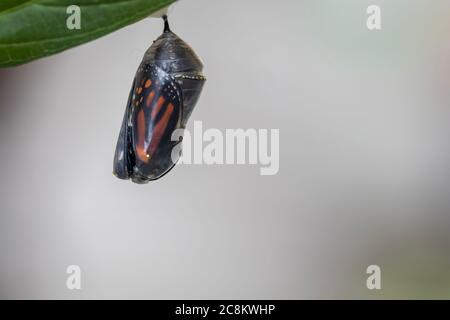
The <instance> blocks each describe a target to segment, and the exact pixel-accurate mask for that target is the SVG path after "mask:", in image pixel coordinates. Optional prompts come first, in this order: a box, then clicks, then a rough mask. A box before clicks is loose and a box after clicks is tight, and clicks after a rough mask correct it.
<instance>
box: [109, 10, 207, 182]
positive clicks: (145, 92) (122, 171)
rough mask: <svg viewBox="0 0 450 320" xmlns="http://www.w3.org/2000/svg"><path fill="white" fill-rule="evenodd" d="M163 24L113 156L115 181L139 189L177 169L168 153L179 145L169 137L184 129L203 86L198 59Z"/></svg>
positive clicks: (130, 102)
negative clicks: (125, 181)
mask: <svg viewBox="0 0 450 320" xmlns="http://www.w3.org/2000/svg"><path fill="white" fill-rule="evenodd" d="M163 19H164V32H163V34H162V35H161V36H160V37H159V38H158V39H156V40H155V41H154V42H153V45H152V46H151V47H150V48H149V49H148V50H147V52H146V53H145V55H144V58H143V60H142V62H141V64H140V66H139V68H138V70H137V73H136V76H135V78H134V81H133V85H132V87H131V92H130V96H129V98H128V103H127V107H126V110H125V115H124V118H123V122H122V127H121V129H120V133H119V138H118V141H117V147H116V152H115V156H114V171H113V173H114V175H115V176H117V177H118V178H120V179H125V180H128V179H131V180H132V181H133V182H135V183H141V184H142V183H147V182H149V181H152V180H156V179H159V178H161V177H162V176H163V175H165V174H166V173H167V172H169V171H170V169H172V168H173V167H174V166H175V163H176V162H177V160H178V159H172V149H173V148H174V147H175V146H176V145H178V144H179V143H181V140H180V141H172V139H171V136H172V133H173V132H174V130H176V129H183V128H185V126H186V123H187V121H188V119H189V117H190V115H191V113H192V111H193V109H194V107H195V104H196V103H197V100H198V98H199V96H200V93H201V91H202V88H203V84H204V83H205V81H206V78H205V76H204V75H203V73H202V70H203V64H202V62H201V60H200V58H199V57H198V56H197V55H196V54H195V52H194V51H193V50H192V48H191V47H190V46H189V45H188V44H187V43H186V42H184V41H183V40H181V39H180V38H179V37H178V36H177V35H176V34H174V33H173V32H172V31H171V30H170V27H169V23H168V21H167V16H165V15H164V16H163ZM178 147H181V146H178Z"/></svg>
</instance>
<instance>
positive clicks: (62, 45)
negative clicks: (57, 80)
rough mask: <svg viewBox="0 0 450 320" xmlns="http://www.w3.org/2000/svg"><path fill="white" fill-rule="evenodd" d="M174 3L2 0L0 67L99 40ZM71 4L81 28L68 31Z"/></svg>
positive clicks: (160, 0)
mask: <svg viewBox="0 0 450 320" xmlns="http://www.w3.org/2000/svg"><path fill="white" fill-rule="evenodd" d="M174 1H175V0H78V1H77V0H0V67H7V66H14V65H18V64H22V63H26V62H29V61H32V60H35V59H38V58H42V57H45V56H49V55H51V54H55V53H57V52H61V51H63V50H66V49H69V48H72V47H74V46H77V45H80V44H82V43H85V42H88V41H91V40H93V39H97V38H99V37H101V36H104V35H106V34H108V33H111V32H113V31H115V30H117V29H120V28H122V27H124V26H127V25H129V24H131V23H134V22H137V21H139V20H141V19H143V18H145V17H147V16H149V15H151V14H152V13H154V12H156V11H158V10H160V9H162V8H164V7H166V6H168V5H169V4H171V3H172V2H174ZM70 5H77V6H79V7H80V9H81V29H79V30H78V29H74V30H69V28H68V27H67V19H68V18H69V17H70V16H71V14H70V13H69V14H68V13H67V8H68V7H69V6H70Z"/></svg>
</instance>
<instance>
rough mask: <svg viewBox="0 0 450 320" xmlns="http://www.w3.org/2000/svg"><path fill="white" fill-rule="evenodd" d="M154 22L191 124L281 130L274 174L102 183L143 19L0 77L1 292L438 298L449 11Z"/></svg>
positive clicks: (271, 4)
mask: <svg viewBox="0 0 450 320" xmlns="http://www.w3.org/2000/svg"><path fill="white" fill-rule="evenodd" d="M370 4H377V5H379V6H381V9H382V30H381V31H369V30H367V28H366V18H367V14H366V8H367V6H369V5H370ZM170 20H171V25H172V30H173V31H174V32H176V33H177V34H179V35H180V36H181V37H182V38H183V39H184V40H186V41H187V42H188V43H190V44H191V45H192V47H193V48H194V49H195V50H196V51H197V53H198V54H199V55H200V56H201V57H202V58H203V60H204V62H205V73H206V75H207V77H208V82H207V85H206V86H205V88H204V91H203V95H202V97H201V99H200V102H199V103H198V105H197V108H196V110H195V111H194V114H193V116H192V118H191V121H190V127H192V122H193V120H202V121H203V125H204V128H211V127H214V128H219V129H225V128H268V129H270V128H279V129H280V171H279V174H278V175H276V176H260V175H259V169H258V167H257V166H245V165H244V166H206V165H204V166H200V165H191V166H189V165H184V166H178V167H176V168H175V169H174V170H173V171H172V172H171V173H170V174H169V175H167V176H165V177H164V178H163V179H162V180H160V181H157V182H154V183H151V184H148V185H145V186H141V185H134V184H132V183H130V182H124V181H121V180H118V179H116V178H115V177H114V176H113V175H112V174H111V172H112V160H113V153H114V149H115V144H116V139H117V135H118V132H119V128H120V124H121V121H122V116H123V112H124V108H125V104H126V100H127V97H128V92H129V90H130V86H131V81H132V79H133V76H134V73H135V71H136V69H137V66H138V64H139V62H140V61H141V59H142V56H143V54H144V52H145V50H146V49H147V48H148V47H149V46H150V45H151V43H152V40H154V39H155V38H156V37H158V36H159V34H160V33H161V31H162V22H161V21H160V20H159V19H153V18H151V19H145V20H143V21H141V22H139V23H136V24H134V25H132V26H129V27H127V28H124V29H122V30H120V31H117V32H115V33H113V34H111V35H109V36H106V37H104V38H101V39H99V40H97V41H94V42H91V43H88V44H86V45H83V46H80V47H77V48H75V49H72V50H69V51H66V52H64V53H62V54H59V55H56V56H53V57H50V58H46V59H43V60H39V61H37V62H33V63H31V64H27V65H24V66H20V67H16V68H10V69H4V70H0V148H1V152H0V163H1V166H0V191H1V194H0V298H4V299H5V298H7V299H12V298H29V299H37V298H41V299H47V298H57V299H80V298H86V299H90V298H102V299H103V298H114V299H115V298H125V299H128V298H137V299H203V298H205V299H218V298H223V299H229V298H234V299H247V298H252V299H300V298H344V299H345V298H450V251H449V248H450V217H449V215H450V172H449V160H450V159H449V158H450V143H449V133H450V132H449V131H450V129H449V128H450V117H449V116H450V114H449V108H450V106H449V102H450V94H449V92H450V91H449V86H450V59H449V54H450V41H449V39H450V2H449V1H448V0H434V1H432V3H431V2H430V1H424V0H395V1H392V0H391V1H387V0H377V1H365V0H346V1H332V0H320V1H318V0H302V1H299V0H291V1H288V0H284V1H257V0H251V1H250V0H245V1H238V0H229V1H220V0H184V1H181V2H179V3H178V4H177V5H176V6H175V7H174V8H173V11H172V14H171V16H170ZM72 264H76V265H79V266H80V267H81V269H82V289H81V290H79V291H76V290H75V291H70V290H68V289H67V288H66V278H67V276H68V275H67V274H66V268H67V266H68V265H72ZM371 264H376V265H379V266H380V267H381V270H382V290H380V291H369V290H367V289H366V277H367V275H366V268H367V266H368V265H371Z"/></svg>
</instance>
